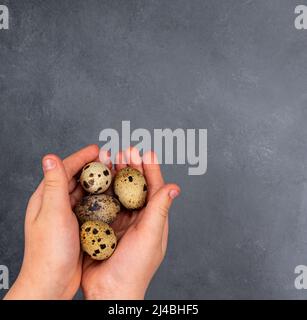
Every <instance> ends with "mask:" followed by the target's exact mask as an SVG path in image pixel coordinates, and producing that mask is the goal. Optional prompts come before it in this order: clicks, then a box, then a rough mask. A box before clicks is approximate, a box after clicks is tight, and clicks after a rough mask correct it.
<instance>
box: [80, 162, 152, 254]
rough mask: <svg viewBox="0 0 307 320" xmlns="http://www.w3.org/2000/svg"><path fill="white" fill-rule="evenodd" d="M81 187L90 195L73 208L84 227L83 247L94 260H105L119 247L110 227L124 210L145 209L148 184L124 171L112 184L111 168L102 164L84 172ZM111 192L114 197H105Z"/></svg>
mask: <svg viewBox="0 0 307 320" xmlns="http://www.w3.org/2000/svg"><path fill="white" fill-rule="evenodd" d="M112 182H113V184H112ZM80 184H81V186H82V187H83V189H84V190H85V191H86V192H87V194H88V195H87V196H85V197H84V198H83V199H82V200H81V201H80V202H79V203H78V204H77V205H76V207H75V208H74V212H75V214H76V216H77V218H78V220H79V222H80V224H81V231H80V239H81V246H82V249H83V251H85V252H86V253H87V254H88V255H89V256H90V257H91V258H92V259H94V260H105V259H107V258H109V257H110V256H111V255H112V254H113V252H114V250H115V249H116V245H117V238H116V235H115V232H114V230H113V229H112V228H111V226H110V224H111V223H112V222H114V220H115V219H116V217H117V215H118V214H119V212H120V211H121V207H122V206H123V207H124V208H126V209H128V210H136V209H140V208H142V207H143V206H144V204H145V201H146V195H147V184H146V180H145V178H144V176H143V175H142V174H141V172H139V171H138V170H136V169H134V168H131V167H125V168H123V169H121V170H119V171H118V172H117V174H116V175H115V177H114V181H113V180H112V173H111V170H110V169H109V168H108V167H106V166H105V165H104V164H102V163H100V162H91V163H89V164H87V165H85V166H84V168H83V169H82V172H81V175H80ZM110 188H113V193H114V196H112V195H110V194H106V193H104V192H106V191H108V192H109V190H110Z"/></svg>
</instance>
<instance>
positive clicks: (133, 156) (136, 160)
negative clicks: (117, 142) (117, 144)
mask: <svg viewBox="0 0 307 320" xmlns="http://www.w3.org/2000/svg"><path fill="white" fill-rule="evenodd" d="M125 157H126V160H127V164H128V165H129V166H130V167H131V168H134V169H137V170H139V171H140V172H141V173H142V174H143V165H142V158H141V157H140V153H139V150H138V149H137V148H135V147H130V148H128V149H127V150H126V151H125Z"/></svg>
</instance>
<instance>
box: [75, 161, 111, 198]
mask: <svg viewBox="0 0 307 320" xmlns="http://www.w3.org/2000/svg"><path fill="white" fill-rule="evenodd" d="M111 181H112V175H111V171H110V170H109V168H107V167H106V166H105V165H104V164H103V163H101V162H91V163H89V164H87V165H86V166H84V168H83V169H82V172H81V176H80V184H81V186H82V187H83V189H84V190H85V191H87V192H89V193H93V194H99V193H103V192H104V191H106V190H107V189H108V188H109V186H110V185H111Z"/></svg>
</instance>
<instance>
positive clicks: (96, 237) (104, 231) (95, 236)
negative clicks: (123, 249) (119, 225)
mask: <svg viewBox="0 0 307 320" xmlns="http://www.w3.org/2000/svg"><path fill="white" fill-rule="evenodd" d="M80 238H81V246H82V249H83V251H85V252H86V253H87V254H88V255H89V256H90V257H91V258H92V259H94V260H105V259H108V258H109V257H110V256H111V255H112V253H113V252H114V250H115V248H116V245H117V239H116V236H115V233H114V231H113V229H112V228H111V227H110V226H109V225H108V224H106V223H104V222H102V221H87V222H85V223H84V224H83V225H82V226H81V232H80Z"/></svg>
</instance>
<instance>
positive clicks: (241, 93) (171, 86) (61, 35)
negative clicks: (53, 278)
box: [0, 0, 307, 299]
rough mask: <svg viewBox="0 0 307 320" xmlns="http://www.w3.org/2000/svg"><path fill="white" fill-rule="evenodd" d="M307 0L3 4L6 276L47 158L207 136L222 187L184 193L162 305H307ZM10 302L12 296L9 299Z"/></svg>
mask: <svg viewBox="0 0 307 320" xmlns="http://www.w3.org/2000/svg"><path fill="white" fill-rule="evenodd" d="M301 2H303V1H290V0H270V1H269V0H258V1H256V0H254V1H253V0H244V1H243V0H242V1H239V0H219V1H217V0H206V1H205V0H203V1H200V0H192V1H187V0H186V1H179V0H178V1H170V0H168V1H165V0H159V1H154V0H151V1H133V0H130V1H125V0H122V1H114V0H112V1H101V0H100V1H98V0H90V1H81V0H80V1H76V0H65V1H64V0H61V1H59V0H53V1H34V0H33V1H31V0H27V1H24V0H14V1H4V0H3V1H1V4H7V5H8V6H9V9H10V30H9V31H0V108H1V118H0V139H1V142H0V149H1V153H0V166H1V171H0V193H1V196H0V210H1V213H0V264H5V265H7V266H8V267H9V269H10V270H11V279H10V280H11V282H12V281H13V280H14V278H15V277H16V275H17V273H18V270H19V267H20V264H21V260H22V254H23V219H24V213H25V208H26V204H27V199H28V198H29V196H30V195H31V193H32V192H33V190H34V189H35V187H36V185H37V184H38V182H39V180H40V178H41V168H40V159H41V157H42V156H43V155H44V154H45V153H47V152H54V153H58V154H59V155H61V156H62V157H64V156H66V155H68V154H70V153H71V152H73V151H75V150H76V149H78V148H80V147H82V146H84V145H86V144H89V143H98V135H99V132H100V131H101V130H102V129H103V128H107V127H112V128H115V129H120V127H121V121H122V120H131V121H132V127H133V128H139V127H140V128H147V129H150V130H152V129H153V128H165V127H170V128H173V129H175V128H177V127H181V128H207V129H208V172H207V173H206V174H205V175H204V176H198V177H195V176H188V175H187V168H186V167H184V166H164V167H163V170H164V173H165V176H166V179H167V180H170V181H174V182H177V183H178V184H179V185H181V187H182V195H181V197H180V199H178V200H177V201H176V203H175V205H174V207H173V209H172V212H171V218H170V221H171V222H170V242H169V248H168V253H167V256H166V259H165V261H164V263H163V265H162V266H161V268H160V270H159V272H158V273H157V275H156V277H155V278H154V280H153V282H152V284H151V286H150V288H149V291H148V295H147V297H148V298H151V299H159V298H160V299H166V298H174V299H181V298H195V299H221V298H225V299H236V298H247V299H255V298H272V299H277V298H281V299H285V298H290V299H292V298H306V297H307V292H306V291H304V290H302V291H298V290H296V289H295V288H294V278H295V275H294V268H295V266H296V265H298V264H305V265H307V168H306V164H307V145H306V143H307V126H306V121H307V87H306V84H307V54H306V53H307V51H306V50H307V31H297V30H296V29H295V28H294V17H295V16H294V8H295V6H296V5H297V4H301ZM3 294H4V291H0V296H2V295H3Z"/></svg>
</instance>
